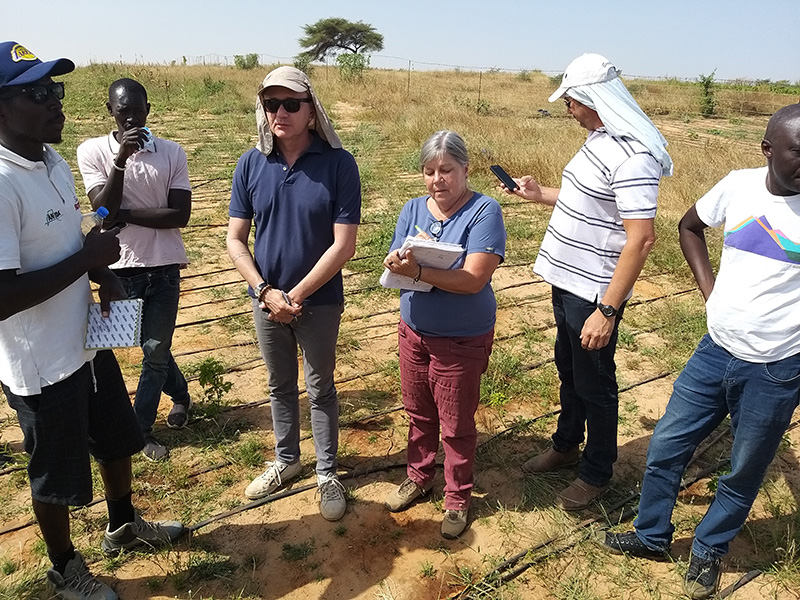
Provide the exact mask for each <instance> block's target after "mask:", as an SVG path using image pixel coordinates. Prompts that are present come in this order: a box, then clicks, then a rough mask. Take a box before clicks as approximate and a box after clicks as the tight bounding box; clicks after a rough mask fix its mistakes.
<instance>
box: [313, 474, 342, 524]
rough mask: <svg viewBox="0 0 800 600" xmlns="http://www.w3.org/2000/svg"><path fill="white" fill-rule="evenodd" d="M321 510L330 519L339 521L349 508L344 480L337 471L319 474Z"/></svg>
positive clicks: (318, 487) (318, 486) (318, 485)
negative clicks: (342, 480)
mask: <svg viewBox="0 0 800 600" xmlns="http://www.w3.org/2000/svg"><path fill="white" fill-rule="evenodd" d="M317 494H319V512H320V514H321V515H322V516H323V517H324V518H325V519H327V520H328V521H338V520H339V519H341V518H342V517H343V516H344V513H345V511H346V510H347V499H346V498H345V489H344V486H343V485H342V482H341V481H339V478H338V477H337V476H336V473H332V474H330V475H317Z"/></svg>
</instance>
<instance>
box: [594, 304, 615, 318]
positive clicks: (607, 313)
mask: <svg viewBox="0 0 800 600" xmlns="http://www.w3.org/2000/svg"><path fill="white" fill-rule="evenodd" d="M597 310H599V311H600V312H601V313H602V314H603V316H604V317H616V316H617V309H616V308H614V307H613V306H611V305H610V304H603V303H602V302H598V303H597Z"/></svg>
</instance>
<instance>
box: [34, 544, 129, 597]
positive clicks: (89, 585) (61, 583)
mask: <svg viewBox="0 0 800 600" xmlns="http://www.w3.org/2000/svg"><path fill="white" fill-rule="evenodd" d="M47 581H48V582H50V586H51V587H52V588H53V592H54V593H55V595H56V597H58V598H61V600H119V596H117V594H116V593H115V592H114V590H112V589H111V588H110V587H108V586H107V585H106V584H105V583H103V582H102V581H100V580H98V579H95V577H94V575H92V573H91V571H89V567H87V566H86V562H85V561H84V560H83V556H81V553H80V552H78V551H77V550H76V551H75V557H74V558H73V559H72V560H71V561H69V562H68V563H67V568H66V569H65V570H64V574H63V575H62V574H61V573H59V572H58V571H56V570H55V569H50V570H49V571H47Z"/></svg>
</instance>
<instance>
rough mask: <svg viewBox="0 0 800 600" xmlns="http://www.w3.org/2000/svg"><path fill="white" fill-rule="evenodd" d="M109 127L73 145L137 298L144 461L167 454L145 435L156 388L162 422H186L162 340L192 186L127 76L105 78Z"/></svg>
mask: <svg viewBox="0 0 800 600" xmlns="http://www.w3.org/2000/svg"><path fill="white" fill-rule="evenodd" d="M106 106H107V108H108V112H109V114H110V115H111V116H112V117H114V120H115V121H116V124H117V130H116V131H112V132H111V133H110V134H109V135H107V136H103V137H99V138H93V139H90V140H87V141H85V142H84V143H83V144H81V145H80V146H79V147H78V167H79V168H80V171H81V174H82V175H83V181H84V186H85V187H86V193H87V194H88V195H89V199H90V200H91V201H92V206H93V207H94V208H95V209H97V208H99V207H100V206H105V207H106V208H107V209H108V212H109V214H108V217H107V218H106V223H107V224H112V223H113V224H118V223H125V224H126V225H127V226H126V227H125V228H124V229H123V230H122V231H121V232H120V236H119V240H120V246H121V252H120V260H119V261H118V262H116V263H114V264H113V265H111V269H113V270H114V272H115V273H116V274H117V276H119V277H120V279H121V280H122V283H123V285H124V286H125V289H126V291H127V293H128V297H129V298H141V299H143V300H144V315H143V319H142V350H143V352H144V358H143V360H142V374H141V376H140V378H139V386H138V388H137V390H136V400H135V401H134V411H135V412H136V417H137V419H138V421H139V426H140V427H141V429H142V433H143V434H144V436H145V447H144V450H142V453H143V454H144V455H145V457H147V458H148V459H150V460H159V459H163V458H166V457H167V456H168V450H167V448H166V447H165V446H164V445H163V444H162V443H160V442H159V441H158V440H156V438H154V437H153V435H152V429H153V423H154V422H155V419H156V415H157V412H158V404H159V401H160V399H161V392H162V391H163V392H164V393H166V394H167V395H168V396H170V397H171V398H172V402H173V406H172V409H171V411H170V413H169V415H168V417H167V425H168V426H169V427H171V428H174V429H178V428H181V427H183V426H185V425H186V423H187V421H188V413H189V409H190V408H191V399H190V397H189V392H188V389H187V385H186V378H185V377H184V376H183V374H182V373H181V371H180V369H179V368H178V366H177V365H176V364H175V359H174V358H173V356H172V353H171V351H170V347H171V345H172V334H173V331H174V329H175V319H176V317H177V313H178V299H179V296H180V269H181V268H182V267H184V266H186V264H187V262H188V259H187V257H186V251H185V249H184V247H183V241H182V239H181V233H180V228H182V227H184V226H185V225H186V224H187V222H188V221H189V216H190V215H191V207H192V192H191V186H190V184H189V171H188V167H187V162H186V153H185V152H184V151H183V148H181V147H180V146H179V145H178V144H176V143H175V142H172V141H169V140H165V139H162V138H158V137H154V136H153V135H152V134H151V133H150V131H149V130H148V129H147V128H146V127H145V124H146V122H147V116H148V114H149V112H150V104H149V103H148V101H147V92H146V90H145V89H144V87H143V86H142V85H141V84H140V83H138V82H136V81H134V80H132V79H120V80H118V81H115V82H114V83H112V84H111V87H110V88H109V90H108V102H107V103H106Z"/></svg>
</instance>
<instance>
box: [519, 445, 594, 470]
mask: <svg viewBox="0 0 800 600" xmlns="http://www.w3.org/2000/svg"><path fill="white" fill-rule="evenodd" d="M580 457H581V451H580V449H579V448H578V447H577V446H575V447H574V448H572V449H571V450H567V451H566V452H559V451H558V450H556V449H555V448H553V447H552V446H551V447H550V448H548V449H547V450H545V451H544V452H542V453H541V454H539V455H538V456H534V457H533V458H532V459H530V460H529V461H527V462H526V463H524V464H523V465H522V470H523V471H525V472H526V473H547V472H548V471H555V470H556V469H562V468H564V467H571V466H572V465H576V464H578V460H580Z"/></svg>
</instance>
